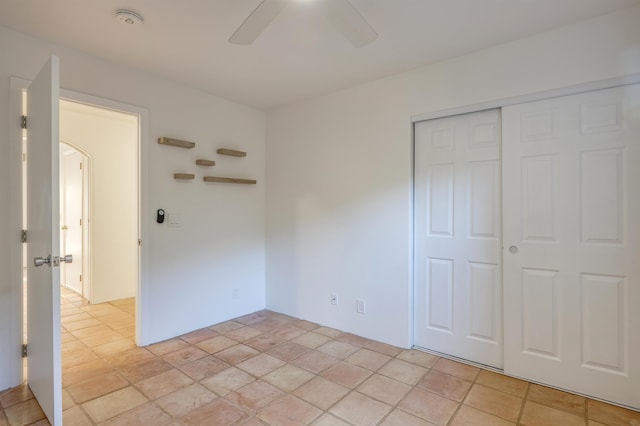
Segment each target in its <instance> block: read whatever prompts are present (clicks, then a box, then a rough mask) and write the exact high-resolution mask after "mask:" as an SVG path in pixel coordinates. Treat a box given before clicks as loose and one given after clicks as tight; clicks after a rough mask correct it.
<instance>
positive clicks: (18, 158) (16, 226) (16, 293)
mask: <svg viewBox="0 0 640 426" xmlns="http://www.w3.org/2000/svg"><path fill="white" fill-rule="evenodd" d="M29 84H31V82H30V81H28V80H24V79H21V78H17V77H11V78H10V87H11V89H10V97H9V145H10V153H9V162H10V166H9V186H10V189H9V191H10V195H9V205H10V206H11V207H10V212H9V223H10V227H11V228H10V233H9V237H10V239H11V241H10V244H9V245H10V247H9V258H10V263H9V277H10V283H11V284H10V285H11V288H10V298H11V305H10V306H9V311H10V312H9V316H10V317H11V324H10V327H11V330H10V331H9V335H10V339H9V341H10V345H11V348H12V350H10V351H9V353H11V354H13V355H12V356H11V359H10V360H9V368H10V371H9V383H7V387H13V386H18V385H20V384H21V383H22V382H23V381H24V374H23V362H22V356H21V351H20V348H21V346H22V336H23V333H24V330H23V318H22V314H23V309H22V303H23V294H22V288H23V276H22V274H23V265H22V248H23V247H22V243H21V242H20V230H21V229H22V126H21V121H20V117H21V116H22V91H23V90H24V89H26V88H27V87H28V86H29ZM4 387H5V386H0V389H3V388H4Z"/></svg>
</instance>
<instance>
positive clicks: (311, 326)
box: [293, 319, 320, 331]
mask: <svg viewBox="0 0 640 426" xmlns="http://www.w3.org/2000/svg"><path fill="white" fill-rule="evenodd" d="M293 325H295V326H296V327H299V328H301V329H303V330H307V331H311V330H315V329H316V328H318V327H320V324H316V323H315V322H311V321H306V320H301V319H296V320H294V321H293Z"/></svg>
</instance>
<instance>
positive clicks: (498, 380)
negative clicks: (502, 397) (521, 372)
mask: <svg viewBox="0 0 640 426" xmlns="http://www.w3.org/2000/svg"><path fill="white" fill-rule="evenodd" d="M476 383H479V384H481V385H484V386H486V387H488V388H493V389H497V390H499V391H502V392H506V393H510V394H511V395H515V396H517V397H520V398H523V397H524V395H525V393H526V392H527V388H528V387H529V383H527V382H525V381H524V380H520V379H516V378H514V377H509V376H505V375H504V374H500V373H494V372H493V371H489V370H482V371H481V372H480V374H479V375H478V378H477V379H476Z"/></svg>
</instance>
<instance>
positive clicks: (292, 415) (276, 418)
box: [258, 395, 322, 426]
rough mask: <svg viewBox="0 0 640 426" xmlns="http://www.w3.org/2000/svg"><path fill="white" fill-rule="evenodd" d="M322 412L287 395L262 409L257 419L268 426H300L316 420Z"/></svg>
mask: <svg viewBox="0 0 640 426" xmlns="http://www.w3.org/2000/svg"><path fill="white" fill-rule="evenodd" d="M320 414H322V411H320V410H319V409H317V408H316V407H314V406H313V405H311V404H309V403H306V402H304V401H302V400H300V399H298V398H296V397H295V396H292V395H287V396H285V397H284V398H281V399H279V400H277V401H276V402H274V403H272V404H271V405H269V406H267V407H266V408H264V409H263V410H262V411H260V413H259V414H258V418H259V419H260V420H262V421H263V422H266V423H267V424H269V425H274V426H275V425H278V426H286V425H290V426H302V425H308V424H310V423H311V422H312V421H313V420H314V419H316V418H318V417H319V416H320Z"/></svg>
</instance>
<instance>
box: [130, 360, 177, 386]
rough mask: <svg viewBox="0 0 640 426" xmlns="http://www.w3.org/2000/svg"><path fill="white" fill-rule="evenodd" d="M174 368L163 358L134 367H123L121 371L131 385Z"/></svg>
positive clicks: (143, 362)
mask: <svg viewBox="0 0 640 426" xmlns="http://www.w3.org/2000/svg"><path fill="white" fill-rule="evenodd" d="M172 368H173V367H172V366H171V364H169V363H168V362H167V361H165V360H163V359H162V358H151V359H148V360H146V361H142V362H139V363H137V364H134V365H129V366H125V367H122V368H120V369H119V370H120V372H121V373H122V375H123V376H124V377H125V378H127V379H128V380H129V381H130V382H131V383H136V382H139V381H141V380H144V379H148V378H149V377H153V376H157V375H158V374H160V373H164V372H165V371H169V370H171V369H172Z"/></svg>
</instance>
